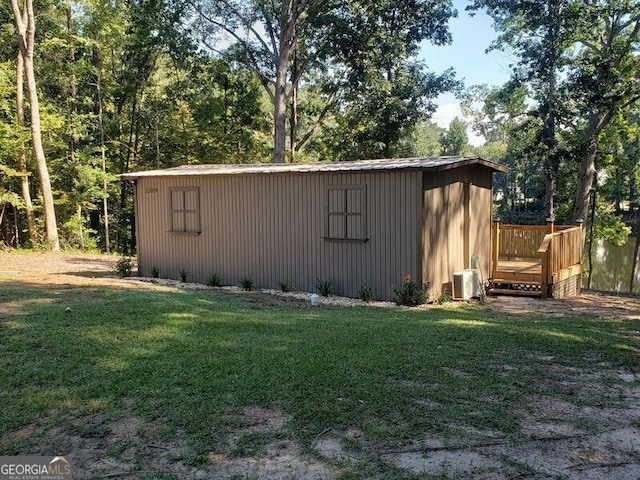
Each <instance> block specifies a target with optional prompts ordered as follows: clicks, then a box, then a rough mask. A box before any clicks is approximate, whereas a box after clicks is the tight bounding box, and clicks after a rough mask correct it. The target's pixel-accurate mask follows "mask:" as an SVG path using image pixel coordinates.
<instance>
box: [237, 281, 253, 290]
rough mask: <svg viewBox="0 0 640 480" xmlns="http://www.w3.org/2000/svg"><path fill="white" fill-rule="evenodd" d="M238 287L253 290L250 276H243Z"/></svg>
mask: <svg viewBox="0 0 640 480" xmlns="http://www.w3.org/2000/svg"><path fill="white" fill-rule="evenodd" d="M240 287H242V289H243V290H245V291H247V292H249V291H251V290H253V280H252V279H251V277H244V278H243V279H242V280H240Z"/></svg>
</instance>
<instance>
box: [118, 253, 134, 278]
mask: <svg viewBox="0 0 640 480" xmlns="http://www.w3.org/2000/svg"><path fill="white" fill-rule="evenodd" d="M132 270H133V260H132V259H131V257H121V258H120V260H118V263H116V272H117V274H118V275H119V276H120V277H130V276H131V272H132Z"/></svg>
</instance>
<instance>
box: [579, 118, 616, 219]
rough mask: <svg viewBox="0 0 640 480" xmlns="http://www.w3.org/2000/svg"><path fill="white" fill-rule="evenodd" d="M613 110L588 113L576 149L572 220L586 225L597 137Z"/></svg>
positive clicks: (594, 167)
mask: <svg viewBox="0 0 640 480" xmlns="http://www.w3.org/2000/svg"><path fill="white" fill-rule="evenodd" d="M612 113H613V110H610V111H609V112H607V113H597V112H594V113H592V114H591V115H590V118H589V125H588V127H587V130H586V131H585V133H584V135H583V136H582V138H583V141H582V145H581V147H580V148H579V149H578V154H579V155H580V165H579V167H578V181H577V184H576V197H575V205H574V207H573V220H574V222H578V221H582V222H583V225H586V222H585V220H586V218H587V213H588V212H589V195H590V192H591V187H592V186H593V180H594V179H595V176H596V157H597V155H598V137H599V135H600V132H601V131H602V128H604V125H606V123H607V122H608V120H609V119H610V118H611V115H612Z"/></svg>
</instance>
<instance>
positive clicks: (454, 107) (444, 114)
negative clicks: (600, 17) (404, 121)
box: [431, 103, 485, 147]
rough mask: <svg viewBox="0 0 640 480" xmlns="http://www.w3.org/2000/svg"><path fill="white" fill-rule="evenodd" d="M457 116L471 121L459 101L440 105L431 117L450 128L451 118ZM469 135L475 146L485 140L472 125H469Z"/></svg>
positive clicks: (433, 120) (442, 125)
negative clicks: (464, 113) (463, 112)
mask: <svg viewBox="0 0 640 480" xmlns="http://www.w3.org/2000/svg"><path fill="white" fill-rule="evenodd" d="M456 117H460V118H462V119H463V120H465V121H467V122H469V120H470V119H469V118H466V117H465V116H464V115H463V114H462V110H461V109H460V104H458V103H445V104H444V105H440V106H438V108H437V109H436V111H435V113H434V114H433V115H432V117H431V121H432V122H433V123H435V124H436V125H438V126H439V127H442V128H449V124H450V123H451V120H453V119H454V118H456ZM467 136H468V137H469V143H470V144H471V145H473V146H474V147H477V146H480V145H482V144H483V143H484V142H485V139H484V137H482V136H480V135H477V134H476V133H475V132H474V131H473V130H472V129H471V127H470V126H469V127H467Z"/></svg>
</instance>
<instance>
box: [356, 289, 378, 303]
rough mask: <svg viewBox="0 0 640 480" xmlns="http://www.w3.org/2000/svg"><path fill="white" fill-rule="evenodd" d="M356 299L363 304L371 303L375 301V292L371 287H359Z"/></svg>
mask: <svg viewBox="0 0 640 480" xmlns="http://www.w3.org/2000/svg"><path fill="white" fill-rule="evenodd" d="M358 298H359V299H360V300H362V301H363V302H367V303H368V302H371V301H373V300H375V299H376V293H375V290H374V289H373V287H372V286H371V285H360V288H358Z"/></svg>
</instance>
